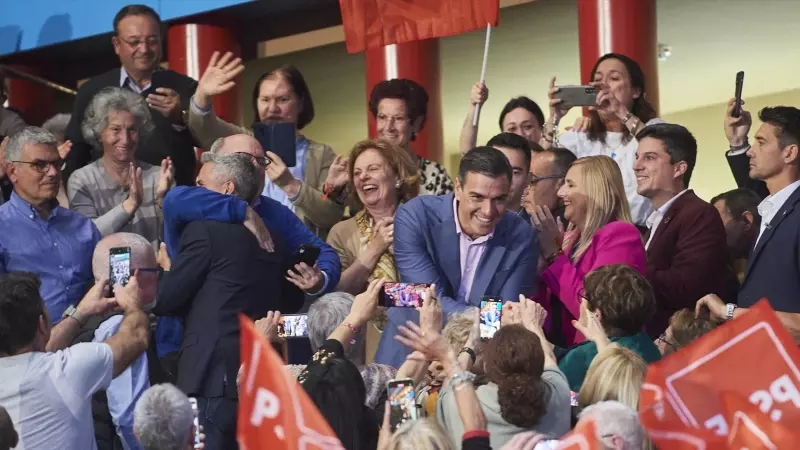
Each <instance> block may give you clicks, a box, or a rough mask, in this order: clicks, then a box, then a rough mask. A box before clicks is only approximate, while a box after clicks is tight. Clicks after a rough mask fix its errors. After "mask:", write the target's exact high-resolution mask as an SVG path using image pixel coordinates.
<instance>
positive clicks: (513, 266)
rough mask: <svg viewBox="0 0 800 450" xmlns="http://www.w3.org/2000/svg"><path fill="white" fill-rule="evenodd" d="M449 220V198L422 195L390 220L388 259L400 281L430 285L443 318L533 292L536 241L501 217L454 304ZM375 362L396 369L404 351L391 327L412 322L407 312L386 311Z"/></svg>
mask: <svg viewBox="0 0 800 450" xmlns="http://www.w3.org/2000/svg"><path fill="white" fill-rule="evenodd" d="M455 221H456V218H455V217H454V215H453V194H448V195H440V196H433V195H425V196H421V197H417V198H414V199H412V200H411V201H409V202H407V203H405V204H404V205H401V206H400V208H398V210H397V213H396V214H395V217H394V259H395V265H396V266H397V271H398V272H399V274H400V281H402V282H404V283H435V284H436V290H437V294H438V296H439V299H440V301H441V303H442V310H443V312H444V313H445V314H450V313H453V312H456V311H461V310H464V309H466V308H467V307H470V306H480V302H481V299H482V298H483V297H484V296H492V297H495V298H501V299H503V300H507V301H517V300H518V299H519V294H524V295H526V296H528V297H530V296H532V295H533V294H534V293H535V292H534V291H535V288H536V285H537V283H536V265H537V263H538V261H539V239H538V236H537V235H536V232H535V231H533V230H532V228H531V226H530V225H529V224H528V223H526V222H525V221H524V220H523V219H521V218H520V217H519V216H517V215H516V214H514V213H511V212H506V213H505V215H504V216H503V218H502V219H501V220H500V222H498V224H497V226H495V230H494V236H492V238H491V239H489V240H488V241H487V246H486V250H485V251H484V253H483V256H481V260H480V261H479V262H478V268H477V271H476V273H475V278H474V280H473V282H472V290H471V291H470V295H469V299H467V301H466V302H458V301H456V299H455V298H456V295H457V294H458V288H459V286H460V285H461V257H460V246H459V237H458V234H456V223H455ZM388 316H389V321H388V322H387V324H386V327H385V329H384V331H383V335H382V336H381V342H380V344H379V346H378V350H377V352H376V355H375V362H377V363H383V364H391V365H393V366H394V367H399V366H400V365H401V364H402V363H403V361H404V360H405V357H406V356H407V355H408V353H409V350H408V349H407V348H405V347H404V346H403V345H401V344H399V343H397V342H396V341H395V340H394V336H395V335H396V334H397V326H399V325H402V324H404V323H405V321H406V320H412V321H415V322H417V321H418V320H419V314H418V313H417V312H416V311H415V310H413V309H410V308H390V309H389V313H388Z"/></svg>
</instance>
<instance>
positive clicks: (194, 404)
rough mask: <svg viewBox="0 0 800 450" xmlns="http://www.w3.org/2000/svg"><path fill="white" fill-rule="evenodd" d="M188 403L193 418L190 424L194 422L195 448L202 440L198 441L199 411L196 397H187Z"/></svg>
mask: <svg viewBox="0 0 800 450" xmlns="http://www.w3.org/2000/svg"><path fill="white" fill-rule="evenodd" d="M189 403H191V405H192V413H193V414H194V420H193V421H192V424H194V448H197V447H198V446H199V445H200V444H201V443H202V442H200V411H199V410H198V408H197V399H196V398H194V397H189Z"/></svg>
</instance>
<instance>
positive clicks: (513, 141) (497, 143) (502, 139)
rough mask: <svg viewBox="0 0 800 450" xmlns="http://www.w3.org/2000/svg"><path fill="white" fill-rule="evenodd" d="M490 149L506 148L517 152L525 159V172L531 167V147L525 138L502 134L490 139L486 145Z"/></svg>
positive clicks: (512, 134)
mask: <svg viewBox="0 0 800 450" xmlns="http://www.w3.org/2000/svg"><path fill="white" fill-rule="evenodd" d="M486 145H487V146H489V147H494V148H497V147H505V148H510V149H513V150H516V151H518V152H520V153H522V155H523V156H524V157H525V170H526V171H528V170H530V167H531V145H530V143H529V142H528V140H527V139H525V138H524V137H522V136H520V135H518V134H514V133H500V134H498V135H496V136H495V137H493V138H491V139H489V142H487V143H486Z"/></svg>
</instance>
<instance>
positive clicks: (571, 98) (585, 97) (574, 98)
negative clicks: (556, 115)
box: [554, 86, 597, 108]
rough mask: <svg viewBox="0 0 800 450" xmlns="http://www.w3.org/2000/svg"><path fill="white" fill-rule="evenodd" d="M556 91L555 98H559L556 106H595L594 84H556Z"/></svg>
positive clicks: (595, 93)
mask: <svg viewBox="0 0 800 450" xmlns="http://www.w3.org/2000/svg"><path fill="white" fill-rule="evenodd" d="M556 87H557V88H558V92H556V93H555V95H554V97H555V98H560V99H561V103H560V104H559V105H558V106H560V107H561V106H563V107H566V108H572V107H575V106H595V104H596V103H597V88H595V87H594V86H556Z"/></svg>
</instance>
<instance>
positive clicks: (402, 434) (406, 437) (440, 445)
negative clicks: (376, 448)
mask: <svg viewBox="0 0 800 450" xmlns="http://www.w3.org/2000/svg"><path fill="white" fill-rule="evenodd" d="M385 450H456V448H455V447H454V446H453V442H452V441H451V440H450V438H449V437H448V436H446V435H445V434H444V431H443V430H442V428H441V427H440V426H439V424H438V423H436V422H435V421H434V420H432V419H419V420H410V421H408V422H405V423H404V424H402V425H400V427H399V428H397V431H395V433H394V434H393V435H392V439H391V440H390V441H389V444H388V445H387V446H386V449H385Z"/></svg>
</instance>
